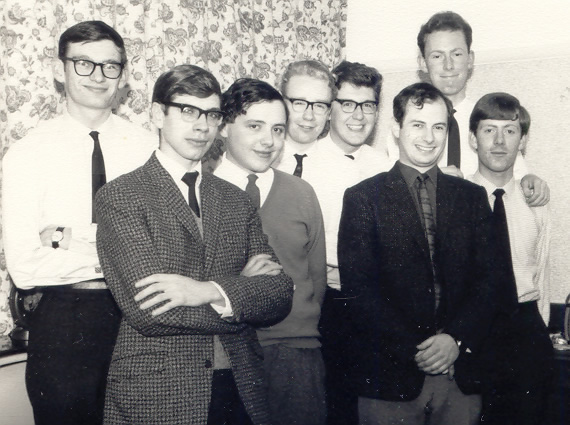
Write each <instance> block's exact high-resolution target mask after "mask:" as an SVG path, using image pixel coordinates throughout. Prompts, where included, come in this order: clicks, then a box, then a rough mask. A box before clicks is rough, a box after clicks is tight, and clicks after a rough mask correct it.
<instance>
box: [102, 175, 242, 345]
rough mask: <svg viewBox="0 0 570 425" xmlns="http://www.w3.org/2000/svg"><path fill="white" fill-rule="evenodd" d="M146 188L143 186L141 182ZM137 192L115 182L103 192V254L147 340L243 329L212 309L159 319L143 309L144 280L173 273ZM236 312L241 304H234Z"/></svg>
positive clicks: (179, 311)
mask: <svg viewBox="0 0 570 425" xmlns="http://www.w3.org/2000/svg"><path fill="white" fill-rule="evenodd" d="M141 184H142V183H141ZM137 199H140V195H137V193H135V191H133V190H132V189H131V188H129V187H127V186H126V185H123V186H120V187H119V186H117V185H113V182H111V183H109V184H107V185H106V186H104V187H103V188H102V189H101V190H99V192H98V193H97V197H96V200H95V201H96V211H97V217H98V229H97V250H98V253H99V257H100V259H101V265H102V267H103V273H104V276H105V279H106V281H107V284H108V286H109V288H110V290H111V292H112V293H113V296H114V298H115V300H116V302H117V304H118V305H119V308H120V309H121V311H122V313H123V318H124V320H126V321H127V322H128V324H129V325H130V326H132V327H133V328H135V329H136V330H137V331H138V332H140V333H141V334H143V335H145V336H163V335H182V334H223V333H236V332H240V331H241V330H243V327H244V325H240V324H237V323H229V322H228V321H226V320H223V319H221V318H220V315H219V314H218V313H216V312H215V311H214V309H213V308H212V307H211V306H210V305H204V306H200V307H177V308H174V309H172V310H170V311H168V312H166V313H164V314H161V315H158V316H152V315H151V309H148V310H141V309H140V308H139V303H137V302H136V301H135V299H134V297H135V295H136V294H137V293H138V292H139V291H140V290H141V289H140V288H136V287H135V283H136V282H138V281H139V280H140V279H142V278H144V277H147V276H150V275H152V274H155V273H169V271H168V268H167V265H166V264H163V262H161V260H160V257H159V255H158V252H157V250H156V249H155V247H154V245H153V240H152V238H151V235H150V230H149V227H148V224H147V223H146V216H145V209H144V206H143V205H142V201H136V200H137ZM234 308H235V306H234Z"/></svg>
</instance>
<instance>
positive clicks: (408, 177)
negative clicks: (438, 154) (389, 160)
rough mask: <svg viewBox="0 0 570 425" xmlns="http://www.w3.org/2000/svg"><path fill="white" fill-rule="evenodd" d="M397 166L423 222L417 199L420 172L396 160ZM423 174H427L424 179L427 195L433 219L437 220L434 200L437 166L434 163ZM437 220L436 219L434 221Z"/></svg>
mask: <svg viewBox="0 0 570 425" xmlns="http://www.w3.org/2000/svg"><path fill="white" fill-rule="evenodd" d="M398 167H399V168H400V172H401V173H402V175H403V176H404V180H405V181H406V185H407V186H408V189H409V191H410V195H412V199H413V200H414V205H415V206H416V210H417V212H418V215H419V216H420V219H421V221H422V223H423V213H422V207H421V206H420V200H419V199H418V184H419V182H418V176H419V175H420V174H422V173H420V172H419V171H418V170H416V169H415V168H413V167H410V166H409V165H406V164H402V163H401V162H400V161H398ZM423 174H427V175H428V177H429V179H427V180H426V188H427V191H428V195H429V203H430V205H431V210H432V214H433V218H434V220H437V202H436V193H437V166H436V165H434V166H433V167H432V168H430V169H429V170H428V171H426V172H425V173H423ZM436 222H437V221H436Z"/></svg>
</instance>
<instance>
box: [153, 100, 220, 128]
mask: <svg viewBox="0 0 570 425" xmlns="http://www.w3.org/2000/svg"><path fill="white" fill-rule="evenodd" d="M160 103H161V104H163V105H164V106H172V107H175V108H180V115H181V116H182V120H183V121H184V122H196V121H198V120H199V119H200V117H201V116H202V115H206V123H207V124H208V126H210V127H217V126H219V125H220V124H221V123H222V121H223V120H224V112H223V111H221V110H220V109H209V110H205V109H202V108H198V107H197V106H194V105H190V104H188V103H178V102H160ZM184 108H192V109H195V110H197V111H198V116H197V117H196V118H195V119H192V120H188V119H187V118H186V119H185V118H184V117H188V116H189V115H188V114H185V113H184ZM212 113H216V114H220V118H219V122H217V123H215V124H212V123H210V120H209V118H210V117H211V116H212V115H210V114H212Z"/></svg>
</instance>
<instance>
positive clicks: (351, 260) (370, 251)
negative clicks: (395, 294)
mask: <svg viewBox="0 0 570 425" xmlns="http://www.w3.org/2000/svg"><path fill="white" fill-rule="evenodd" d="M374 198H375V196H374V194H370V193H366V192H365V191H363V190H358V189H357V188H350V189H348V190H347V191H346V192H345V195H344V205H343V209H342V216H341V221H340V229H339V237H338V257H339V269H340V279H341V288H342V292H343V295H344V296H345V297H346V298H347V305H348V310H349V315H350V317H351V319H352V320H353V324H354V329H355V332H362V335H364V337H368V336H371V335H373V336H374V340H375V341H378V342H377V343H378V344H382V345H383V346H384V348H383V349H386V350H388V351H390V352H392V354H393V356H394V357H395V358H394V360H395V361H398V359H400V360H403V361H410V360H411V359H413V356H414V355H415V354H416V352H417V349H416V347H415V345H414V344H412V343H409V341H414V340H416V341H421V340H422V337H421V336H420V335H415V334H416V331H415V329H414V328H413V327H412V326H409V325H408V323H409V321H408V320H407V318H406V317H405V316H406V311H404V310H401V309H399V308H398V307H397V306H394V305H393V301H392V300H391V299H390V297H389V295H388V294H387V291H386V290H385V288H383V283H384V282H385V276H383V272H382V267H381V264H382V262H383V261H385V259H383V258H382V254H381V250H380V247H379V244H380V241H379V237H378V232H379V224H378V223H377V217H376V213H375V209H374V205H373V200H374ZM379 331H380V332H379ZM406 341H408V342H406ZM387 347H395V349H394V350H391V349H388V348H387ZM396 357H397V358H396Z"/></svg>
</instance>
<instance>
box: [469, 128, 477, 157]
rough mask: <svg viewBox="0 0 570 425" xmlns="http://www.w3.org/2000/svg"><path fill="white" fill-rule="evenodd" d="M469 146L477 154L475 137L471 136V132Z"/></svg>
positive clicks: (470, 133) (471, 133)
mask: <svg viewBox="0 0 570 425" xmlns="http://www.w3.org/2000/svg"><path fill="white" fill-rule="evenodd" d="M469 146H471V148H472V149H473V150H474V151H475V152H477V137H476V136H475V134H473V132H472V131H470V132H469Z"/></svg>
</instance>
